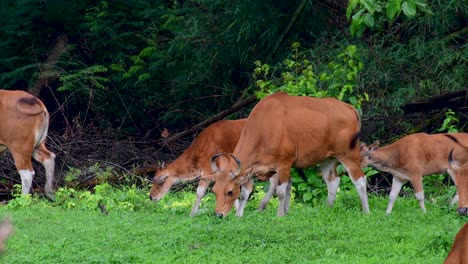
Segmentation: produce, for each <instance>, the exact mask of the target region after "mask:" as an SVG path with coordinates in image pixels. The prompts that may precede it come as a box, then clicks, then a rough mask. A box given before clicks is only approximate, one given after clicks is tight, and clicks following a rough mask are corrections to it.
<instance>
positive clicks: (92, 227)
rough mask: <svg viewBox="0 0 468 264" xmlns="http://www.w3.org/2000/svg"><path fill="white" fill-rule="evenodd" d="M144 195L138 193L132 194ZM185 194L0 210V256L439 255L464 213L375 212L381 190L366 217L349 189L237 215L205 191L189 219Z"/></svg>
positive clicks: (407, 202)
mask: <svg viewBox="0 0 468 264" xmlns="http://www.w3.org/2000/svg"><path fill="white" fill-rule="evenodd" d="M141 195H142V196H145V197H146V194H143V193H142V194H141ZM194 198H195V196H194V195H193V194H189V193H182V194H178V195H171V196H169V197H166V198H165V199H164V200H163V201H162V203H159V204H154V203H150V201H146V199H145V200H144V202H143V203H144V206H143V207H141V208H139V209H137V210H134V211H131V210H112V211H110V212H109V214H108V215H105V214H103V213H101V212H100V211H99V210H98V209H78V208H72V209H67V208H64V207H63V206H62V207H57V206H52V204H50V203H47V202H40V203H34V204H32V205H29V206H26V207H17V208H9V207H7V206H4V207H2V208H0V215H1V216H5V215H8V216H10V217H11V218H12V220H13V223H14V225H15V234H14V235H13V236H12V237H11V238H10V239H9V240H8V243H7V252H6V254H5V255H4V256H3V257H1V259H0V262H1V263H411V264H414V263H425V264H426V263H442V262H443V260H444V259H445V257H446V255H447V253H448V251H449V250H450V248H451V246H452V243H453V239H454V237H455V234H456V233H457V232H458V230H459V229H460V228H461V226H462V225H463V224H464V223H465V222H466V221H467V219H466V218H461V217H459V216H458V215H456V213H455V211H454V210H453V208H452V209H450V210H448V208H446V207H445V208H443V207H441V206H437V205H436V204H435V203H431V202H427V205H426V206H427V209H428V212H427V213H426V214H423V213H422V212H421V211H420V209H419V206H418V204H417V202H416V200H415V199H409V198H402V197H400V198H399V199H398V200H397V202H396V204H395V207H394V210H393V214H392V215H391V216H385V208H386V205H387V197H373V196H371V197H370V200H369V203H370V208H371V214H370V215H364V214H362V213H361V212H360V203H359V199H358V197H357V194H343V195H340V196H339V197H338V200H337V203H336V205H335V207H333V208H329V207H327V206H325V205H319V206H315V207H312V206H308V205H304V204H301V203H293V204H292V207H291V210H290V213H289V214H288V215H286V216H285V217H283V218H277V217H276V204H275V202H273V203H271V204H270V205H269V207H268V208H267V210H266V211H265V212H264V213H259V212H257V211H256V209H255V208H256V206H257V201H252V202H250V203H249V206H248V208H247V209H246V212H245V216H244V217H243V218H236V217H235V216H234V215H233V214H232V213H231V215H230V216H228V217H227V218H225V219H218V218H215V217H214V215H213V208H214V198H213V196H212V194H210V195H208V197H207V198H205V200H204V203H203V204H202V209H201V211H200V214H199V215H198V216H197V217H194V218H190V217H189V213H190V209H191V208H190V207H191V205H192V202H193V201H194Z"/></svg>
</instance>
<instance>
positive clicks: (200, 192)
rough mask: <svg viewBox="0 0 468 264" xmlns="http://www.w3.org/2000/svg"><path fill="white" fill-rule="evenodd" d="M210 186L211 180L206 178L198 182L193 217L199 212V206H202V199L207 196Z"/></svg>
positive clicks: (191, 214)
mask: <svg viewBox="0 0 468 264" xmlns="http://www.w3.org/2000/svg"><path fill="white" fill-rule="evenodd" d="M208 186H210V181H209V180H206V179H202V178H201V179H200V181H199V182H198V187H197V199H196V200H195V204H194V205H193V207H192V212H191V213H190V216H191V217H194V216H195V215H196V214H197V211H198V208H199V207H200V203H201V199H202V198H203V196H205V193H206V189H208Z"/></svg>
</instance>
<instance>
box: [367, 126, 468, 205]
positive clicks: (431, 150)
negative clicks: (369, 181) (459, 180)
mask: <svg viewBox="0 0 468 264" xmlns="http://www.w3.org/2000/svg"><path fill="white" fill-rule="evenodd" d="M451 137H456V138H457V139H458V140H460V142H466V144H468V134H466V133H453V134H433V135H429V134H426V133H416V134H411V135H408V136H405V137H402V138H401V139H399V140H398V141H396V142H394V143H392V144H390V145H387V146H385V147H381V148H379V147H378V145H379V143H378V141H376V142H375V143H373V144H372V145H370V146H368V147H367V146H365V145H362V146H361V151H362V152H361V155H362V160H361V165H362V166H363V167H365V166H372V167H374V168H376V169H378V170H381V171H385V172H389V173H391V174H392V175H393V180H392V190H391V191H390V198H389V203H388V207H387V211H386V213H387V214H390V213H391V212H392V208H393V204H394V203H395V200H396V198H397V197H398V194H399V193H400V190H401V187H402V186H403V184H404V183H405V182H407V181H410V182H411V184H412V185H413V188H414V192H415V197H416V199H417V200H418V201H419V205H420V207H421V210H422V211H423V212H426V207H425V205H424V190H423V183H422V178H423V176H426V175H431V174H435V173H445V172H448V173H449V175H450V176H451V177H452V179H453V181H454V182H456V179H455V173H454V172H453V170H451V169H450V166H449V163H448V160H447V155H448V153H449V151H450V150H451V149H452V148H453V147H455V145H456V143H455V142H454V141H453V140H452V139H451ZM457 200H458V195H455V197H454V199H453V200H452V204H453V203H455V202H456V201H457Z"/></svg>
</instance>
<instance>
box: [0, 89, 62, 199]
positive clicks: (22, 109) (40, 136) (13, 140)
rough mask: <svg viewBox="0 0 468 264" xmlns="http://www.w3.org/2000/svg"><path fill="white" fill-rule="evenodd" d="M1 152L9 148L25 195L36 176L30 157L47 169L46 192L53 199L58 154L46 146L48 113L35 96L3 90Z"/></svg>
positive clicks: (0, 111) (0, 132) (0, 107)
mask: <svg viewBox="0 0 468 264" xmlns="http://www.w3.org/2000/svg"><path fill="white" fill-rule="evenodd" d="M0 124H2V125H1V128H0V152H3V151H4V150H6V149H8V150H9V151H10V152H11V154H12V155H13V159H14V161H15V165H16V168H17V169H18V172H19V174H20V176H21V187H22V194H28V193H29V191H30V188H31V184H32V180H33V177H34V169H33V166H32V162H31V157H32V158H34V159H35V160H37V161H39V162H40V163H41V164H42V165H43V166H44V168H45V172H46V183H45V193H46V195H47V197H48V198H49V199H53V190H52V189H53V180H54V165H55V155H54V153H52V152H50V151H49V150H48V149H47V148H46V146H45V140H46V137H47V131H48V129H49V112H48V111H47V109H46V107H45V106H44V104H43V103H42V102H41V101H40V100H39V99H38V98H36V97H34V96H32V95H30V94H28V93H26V92H23V91H7V90H0Z"/></svg>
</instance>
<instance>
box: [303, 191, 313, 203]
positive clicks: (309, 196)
mask: <svg viewBox="0 0 468 264" xmlns="http://www.w3.org/2000/svg"><path fill="white" fill-rule="evenodd" d="M302 199H303V200H304V202H307V201H309V200H310V199H312V193H310V192H307V193H304V195H303V196H302Z"/></svg>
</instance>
